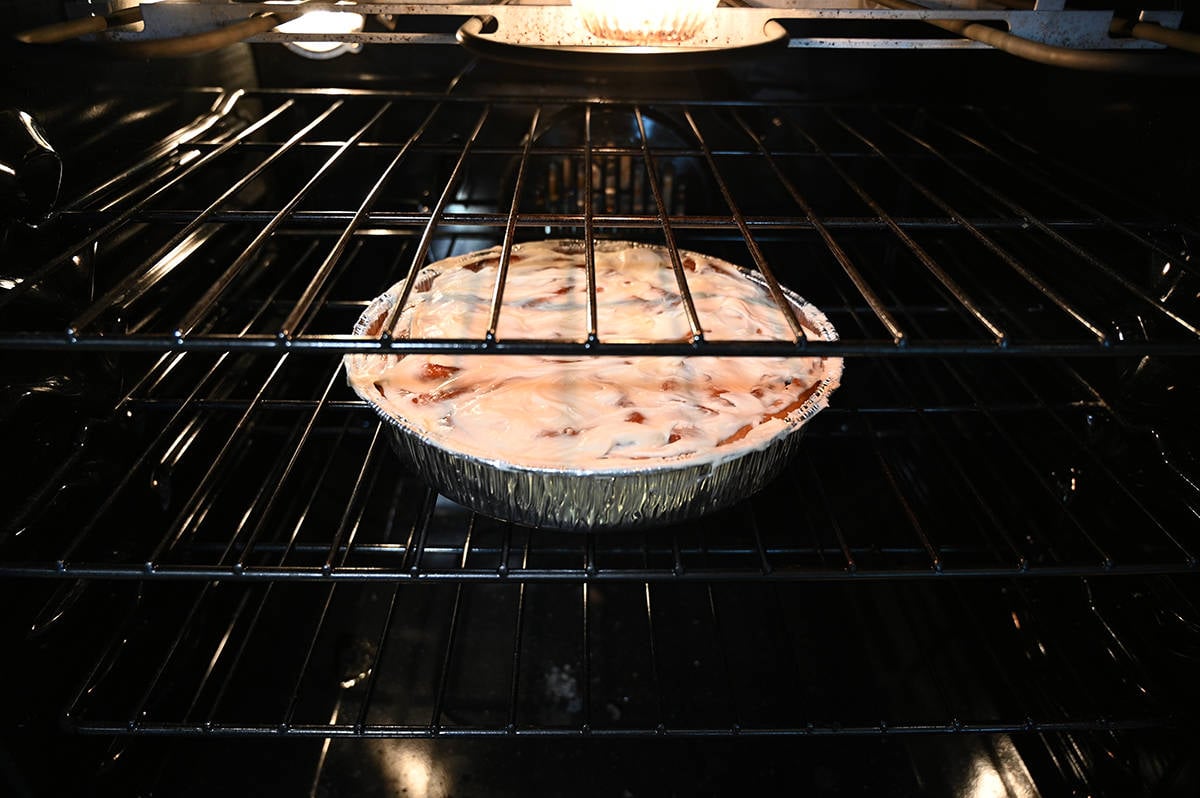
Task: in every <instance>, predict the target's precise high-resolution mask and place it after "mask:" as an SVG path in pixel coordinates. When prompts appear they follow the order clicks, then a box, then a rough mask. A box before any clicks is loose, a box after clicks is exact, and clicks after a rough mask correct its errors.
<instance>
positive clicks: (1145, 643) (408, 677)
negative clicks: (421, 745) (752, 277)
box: [67, 581, 1196, 737]
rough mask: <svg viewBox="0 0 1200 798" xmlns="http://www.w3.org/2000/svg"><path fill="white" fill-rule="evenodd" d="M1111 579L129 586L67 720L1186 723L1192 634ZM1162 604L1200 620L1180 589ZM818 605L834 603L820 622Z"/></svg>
mask: <svg viewBox="0 0 1200 798" xmlns="http://www.w3.org/2000/svg"><path fill="white" fill-rule="evenodd" d="M1105 584H1106V585H1112V586H1114V589H1112V590H1106V589H1104V588H1102V587H1096V588H1093V587H1091V586H1089V585H1087V584H1086V583H1082V584H1077V585H1076V586H1075V588H1074V589H1073V590H1071V591H1067V595H1066V599H1065V600H1064V599H1063V594H1062V592H1061V591H1059V592H1057V593H1056V595H1058V596H1059V598H1058V599H1057V600H1055V601H1054V602H1050V603H1056V604H1057V605H1058V606H1054V607H1048V606H1047V603H1048V602H1047V599H1046V597H1045V596H1043V595H1041V594H1040V593H1039V591H1038V590H1037V589H1036V588H1035V587H1033V586H1029V587H1020V586H1017V587H1004V586H999V587H998V586H997V585H996V584H994V583H955V584H953V585H950V584H946V585H941V586H936V585H907V586H897V585H887V584H876V585H873V586H856V587H841V588H833V589H831V588H830V587H829V586H803V585H792V586H787V587H780V586H772V585H759V586H758V587H757V588H756V589H755V590H751V591H747V590H744V589H738V590H731V589H729V587H728V586H722V585H717V584H708V585H674V586H672V585H607V584H606V585H589V584H584V585H579V584H571V585H548V584H516V583H510V584H505V585H498V586H487V585H471V584H462V583H460V584H458V585H457V586H449V585H445V586H441V587H436V588H426V589H422V588H414V587H413V586H412V585H409V584H406V583H402V582H396V583H394V584H392V585H341V584H332V585H328V586H326V587H324V588H319V589H311V588H309V587H308V586H303V585H294V584H287V583H281V582H273V583H270V584H267V585H256V586H250V585H242V586H239V585H231V584H227V583H215V582H210V583H206V584H204V585H195V586H193V585H187V584H171V585H158V586H155V587H149V586H148V587H146V588H144V589H142V590H138V591H122V594H123V595H122V598H121V599H120V600H119V602H118V603H119V604H120V605H121V606H124V607H125V608H126V611H125V612H123V613H122V614H120V615H118V616H116V617H114V618H111V619H110V624H108V625H105V626H104V628H102V629H101V630H99V632H98V635H99V636H100V637H101V638H102V639H101V641H100V644H99V645H97V646H96V651H98V652H99V654H98V655H96V654H95V652H93V659H92V661H91V662H90V668H89V669H88V672H87V674H86V676H85V678H84V679H83V681H82V683H81V684H80V686H79V689H78V691H77V693H76V694H75V695H74V697H73V699H72V700H71V701H70V705H69V708H68V710H67V716H68V721H69V723H70V724H71V725H72V726H74V727H76V728H77V729H79V730H80V731H83V732H88V733H98V734H119V735H123V734H138V735H158V734H172V735H178V734H184V735H196V736H277V737H286V736H293V737H305V736H310V737H311V736H319V737H344V736H353V737H363V736H368V737H371V736H375V737H436V736H445V737H455V736H468V737H481V736H496V735H498V736H525V737H536V736H596V737H605V736H619V737H673V736H678V737H711V736H730V735H737V736H745V737H755V736H778V735H802V736H811V737H823V736H831V735H838V736H854V735H863V734H868V735H880V734H884V735H891V734H895V735H912V734H941V733H990V732H1017V731H1024V732H1030V731H1032V732H1046V733H1049V732H1063V731H1072V730H1101V731H1118V730H1131V729H1139V728H1147V727H1152V726H1157V727H1163V726H1170V725H1172V724H1174V723H1176V722H1177V721H1178V719H1177V718H1176V714H1177V713H1178V712H1179V710H1180V708H1181V707H1182V706H1185V703H1184V702H1188V701H1191V700H1193V698H1194V696H1191V695H1189V690H1188V688H1187V687H1185V686H1181V685H1182V684H1183V683H1181V682H1179V681H1177V680H1176V677H1177V676H1178V673H1176V672H1175V671H1177V670H1178V668H1179V667H1182V666H1181V665H1180V664H1179V663H1178V662H1176V663H1175V664H1174V665H1172V664H1171V662H1170V660H1169V658H1167V659H1164V658H1163V657H1162V646H1163V644H1164V641H1165V640H1167V639H1171V640H1172V641H1173V642H1172V643H1171V644H1170V647H1171V648H1172V649H1173V650H1178V647H1179V646H1180V645H1181V643H1187V644H1189V645H1190V644H1191V643H1192V642H1194V641H1192V640H1191V636H1192V634H1193V633H1192V632H1189V631H1188V630H1187V629H1186V628H1184V627H1183V626H1182V624H1184V623H1185V621H1183V620H1181V621H1180V622H1179V624H1177V626H1179V628H1172V629H1163V628H1161V627H1159V626H1158V625H1154V624H1146V623H1144V621H1145V620H1146V614H1147V613H1151V612H1153V609H1152V608H1151V607H1150V601H1151V599H1150V598H1148V597H1147V596H1148V593H1147V594H1144V595H1143V597H1142V598H1141V599H1140V600H1134V601H1130V600H1129V598H1128V597H1129V595H1130V594H1129V592H1128V590H1126V589H1125V587H1115V586H1116V585H1118V583H1116V582H1106V583H1105ZM1150 590H1151V591H1153V592H1157V593H1165V594H1168V595H1169V597H1170V601H1171V606H1179V607H1180V608H1182V609H1183V611H1184V612H1188V613H1190V614H1191V617H1193V618H1194V617H1195V615H1194V613H1195V610H1196V607H1195V605H1194V604H1193V603H1191V602H1192V601H1193V599H1192V598H1189V597H1188V595H1187V594H1186V592H1183V591H1181V589H1180V587H1179V586H1178V585H1175V584H1172V583H1171V582H1169V581H1167V582H1160V583H1159V584H1157V586H1151V588H1150ZM942 591H947V593H946V594H943V593H942ZM1159 598H1161V596H1160V597H1159ZM1154 600H1158V599H1154ZM825 602H836V603H837V604H838V606H839V607H841V608H842V609H841V610H839V611H838V612H828V613H823V612H819V611H817V612H814V611H813V608H814V607H816V606H820V605H821V604H822V603H825ZM949 608H952V609H949ZM842 610H846V611H847V612H843V611H842ZM847 613H848V614H847ZM1180 617H1181V619H1182V618H1183V617H1184V616H1180ZM847 618H851V619H853V623H852V624H851V625H850V626H849V627H847V625H846V623H845V621H846V619H847ZM266 619H272V620H270V621H267V620H266ZM430 629H434V630H436V631H435V632H434V633H432V634H431V633H430ZM251 662H253V663H255V664H254V665H253V666H250V665H247V663H251ZM964 667H967V668H969V669H970V672H971V673H972V678H971V679H969V680H963V679H961V678H949V677H948V675H949V674H951V673H961V672H962V669H963V668H964ZM267 673H269V674H270V678H269V679H264V678H263V677H264V674H267ZM900 683H903V684H904V685H905V689H904V690H895V689H893V687H894V686H895V685H898V684H900Z"/></svg>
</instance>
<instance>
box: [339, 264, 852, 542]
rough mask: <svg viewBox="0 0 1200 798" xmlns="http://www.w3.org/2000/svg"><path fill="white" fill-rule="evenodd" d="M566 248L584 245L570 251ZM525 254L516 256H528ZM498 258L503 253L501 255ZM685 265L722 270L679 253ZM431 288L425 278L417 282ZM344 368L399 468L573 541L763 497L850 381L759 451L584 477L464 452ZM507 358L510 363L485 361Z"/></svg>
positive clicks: (455, 496)
mask: <svg viewBox="0 0 1200 798" xmlns="http://www.w3.org/2000/svg"><path fill="white" fill-rule="evenodd" d="M562 243H563V244H565V245H574V244H578V243H580V242H572V241H564V242H562ZM614 244H615V245H624V246H645V245H639V244H632V243H630V242H608V241H604V242H597V245H598V246H600V245H606V246H608V245H614ZM519 247H520V245H519V244H518V245H516V247H514V249H517V248H519ZM496 251H498V250H496ZM492 253H493V250H486V251H483V252H473V253H469V254H467V255H463V256H460V257H457V258H451V259H448V260H445V261H439V262H438V263H436V264H432V265H431V267H427V269H430V268H434V269H435V270H437V271H445V270H447V269H451V268H454V267H455V266H456V265H460V264H463V263H469V262H471V261H474V260H476V259H479V258H481V257H490V256H491V254H492ZM680 255H681V256H687V255H690V256H693V257H699V258H704V259H706V260H710V261H711V260H719V259H717V258H713V257H711V256H708V255H703V254H699V253H692V252H687V251H683V250H681V251H680ZM737 268H738V270H739V271H740V272H741V273H742V274H743V275H744V276H746V277H747V278H748V279H750V280H752V281H754V282H756V283H758V284H759V285H761V286H764V287H765V285H766V282H765V280H764V279H763V278H762V276H761V275H760V274H759V273H757V272H753V271H750V270H748V269H744V268H741V267H737ZM421 278H422V275H421V274H418V275H417V279H418V281H419V280H420V279H421ZM404 283H405V281H401V282H399V283H397V284H396V285H394V286H392V287H391V288H390V289H389V290H388V291H387V292H386V293H384V294H382V295H381V296H379V297H377V298H376V299H375V300H374V301H372V302H371V303H370V304H369V305H368V306H367V308H366V309H365V310H364V311H363V313H362V314H361V315H360V316H359V319H358V321H357V323H356V324H355V326H354V334H355V335H360V336H364V337H376V336H377V335H378V327H379V323H380V321H381V320H382V319H384V318H385V317H386V316H387V313H388V311H389V310H390V309H391V308H392V306H393V305H394V304H395V302H396V301H397V299H398V298H399V295H400V293H401V292H402V291H403V288H404ZM782 290H783V293H784V295H785V296H786V297H787V298H788V300H789V301H790V302H791V303H792V304H793V307H794V309H795V310H796V311H797V312H798V313H801V314H803V317H804V319H805V321H806V322H807V326H809V327H812V328H815V329H816V330H817V331H818V332H819V333H820V337H821V339H822V340H828V341H835V340H837V332H836V330H835V329H834V328H833V325H832V324H830V322H829V321H828V319H827V318H826V317H825V315H824V314H823V313H821V311H820V310H818V309H817V308H816V307H815V306H813V305H812V304H810V303H809V302H807V301H806V300H804V299H803V298H802V297H801V296H800V295H799V294H797V293H796V292H794V291H792V290H790V289H787V288H783V289H782ZM379 356H380V355H371V354H351V355H347V356H346V358H345V363H346V368H347V377H348V381H349V382H350V385H351V387H352V388H353V389H354V390H355V392H356V393H357V394H358V395H359V396H360V397H361V398H362V399H364V400H365V401H366V402H367V403H368V404H369V405H370V407H371V409H372V410H373V411H374V412H375V413H376V414H377V415H378V416H379V417H380V418H381V419H382V420H383V422H384V423H385V424H386V427H387V433H388V438H389V441H390V443H391V445H392V448H393V450H394V451H395V453H396V454H397V456H398V457H399V459H400V460H401V461H402V462H403V463H405V464H406V465H407V466H408V467H410V468H411V469H412V470H413V471H415V472H416V473H417V474H418V475H419V476H420V477H422V478H423V479H424V480H425V481H426V482H427V483H428V484H430V485H432V486H433V487H435V488H436V489H437V490H438V491H439V492H440V493H441V494H442V495H444V496H446V497H447V498H449V499H452V500H453V501H456V502H458V503H459V504H462V505H464V506H466V507H468V508H470V509H472V510H475V511H477V512H480V513H482V514H484V515H488V516H491V517H494V518H498V519H501V520H504V521H511V522H514V523H518V524H524V525H528V526H535V527H543V528H549V529H559V530H567V531H597V530H622V529H640V528H646V527H654V526H663V525H668V524H674V523H679V522H682V521H686V520H691V519H694V518H698V517H700V516H703V515H706V514H709V513H712V512H714V511H716V510H720V509H722V508H725V507H729V506H731V505H733V504H735V503H737V502H738V501H740V500H742V499H744V498H746V497H748V496H750V495H752V494H754V493H757V492H758V491H759V490H761V489H762V488H763V487H765V486H766V485H767V483H769V482H770V481H771V480H772V479H774V478H775V477H776V476H778V475H779V473H780V472H781V471H782V470H783V469H784V468H785V467H786V465H787V463H788V461H789V460H790V459H791V457H792V456H793V455H794V454H795V452H796V451H797V449H798V445H799V442H800V439H801V435H802V431H803V428H804V426H805V424H806V423H807V422H808V421H809V420H810V419H811V418H812V417H813V416H815V415H816V414H817V413H819V412H820V411H821V410H822V409H824V408H825V407H826V406H827V404H828V397H829V395H830V394H831V393H832V392H833V390H835V389H836V388H837V387H838V385H839V383H840V377H841V371H842V369H841V363H840V360H838V359H828V360H831V361H833V360H837V363H836V365H831V366H830V367H829V368H828V373H827V375H826V377H825V379H824V380H822V381H821V383H820V385H819V386H818V387H817V389H816V390H815V391H814V392H813V394H812V395H811V396H810V397H809V398H808V399H807V400H806V401H805V402H804V403H803V404H801V405H800V407H798V408H796V409H795V410H793V411H792V412H791V413H789V414H788V415H787V416H786V417H785V418H784V419H783V420H784V422H785V425H786V427H785V429H784V430H782V431H781V432H779V433H777V434H776V436H775V437H773V438H771V439H769V440H768V441H767V442H766V443H765V444H763V445H760V446H759V447H757V448H747V449H742V450H737V451H735V452H734V453H733V454H731V455H728V456H725V457H715V458H709V459H705V460H702V461H700V462H688V461H682V462H675V461H671V460H663V461H662V462H661V463H660V464H656V465H652V466H640V467H636V468H632V467H626V468H600V469H575V468H565V467H564V468H553V467H545V466H533V465H523V464H519V463H512V462H509V461H506V460H499V459H489V458H485V457H478V456H475V455H473V454H468V453H465V452H461V451H456V450H454V449H453V448H451V447H449V446H447V445H446V443H445V442H444V441H441V440H438V439H435V438H434V437H432V436H430V435H429V434H427V433H426V432H425V431H424V430H422V429H419V428H418V427H417V426H416V425H414V424H412V423H410V422H409V421H408V420H407V419H405V418H403V417H401V416H397V415H395V414H394V413H393V412H392V411H390V410H389V409H388V408H386V407H383V406H381V405H380V404H378V403H376V402H375V401H373V399H372V397H370V396H367V395H364V394H363V393H362V392H360V391H359V390H358V388H357V387H356V386H355V385H354V383H353V380H351V379H349V375H350V371H351V369H352V368H353V364H354V362H355V359H356V358H363V357H379ZM480 356H481V357H504V355H480Z"/></svg>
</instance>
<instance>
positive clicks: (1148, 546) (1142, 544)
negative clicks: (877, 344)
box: [0, 353, 1200, 583]
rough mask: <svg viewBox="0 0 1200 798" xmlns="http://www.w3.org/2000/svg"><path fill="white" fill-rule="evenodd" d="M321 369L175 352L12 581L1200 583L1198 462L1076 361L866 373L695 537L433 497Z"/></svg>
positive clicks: (17, 530) (39, 492)
mask: <svg viewBox="0 0 1200 798" xmlns="http://www.w3.org/2000/svg"><path fill="white" fill-rule="evenodd" d="M198 358H199V359H198ZM189 359H190V360H191V361H192V362H190V363H189V362H188V361H189ZM312 366H313V362H312V361H310V360H303V359H299V360H298V359H295V358H291V357H289V356H286V355H285V356H283V357H281V358H265V359H264V358H261V357H256V356H252V355H245V356H243V357H242V359H241V362H236V359H234V358H231V356H230V355H228V354H221V355H216V356H207V357H203V358H200V356H197V355H194V354H185V353H175V354H170V353H168V354H163V355H161V356H159V357H158V358H157V359H156V360H155V361H154V362H153V364H152V366H151V367H150V368H149V369H148V370H147V371H146V373H145V374H144V375H143V376H142V378H141V379H140V380H138V381H137V382H136V384H134V386H133V387H132V390H131V391H129V393H127V394H125V395H124V396H122V397H121V398H120V399H119V400H118V401H117V403H116V409H115V410H114V411H113V415H112V417H111V418H110V420H109V421H108V422H106V423H98V424H94V425H93V426H92V428H91V431H90V433H89V437H88V439H87V440H86V441H83V442H82V444H81V445H76V446H73V447H71V448H70V450H69V451H68V452H67V453H66V454H65V455H64V456H63V458H62V460H61V461H58V462H52V463H49V464H47V465H46V467H45V468H44V469H37V468H31V469H28V473H27V474H25V475H23V477H22V479H25V480H28V481H27V482H25V483H23V484H17V485H15V486H14V487H13V489H14V491H15V492H16V493H17V494H20V495H21V496H23V501H22V502H21V503H20V504H19V505H18V506H17V508H16V510H15V512H14V513H13V514H12V515H11V516H10V517H9V519H8V521H7V524H6V526H5V529H4V536H3V539H0V573H3V574H6V575H14V576H16V575H20V576H51V577H105V578H120V579H137V580H145V579H149V580H172V579H201V580H202V579H229V580H248V581H273V580H285V579H286V580H307V581H329V580H332V581H373V580H387V581H395V580H412V581H423V582H436V581H452V582H466V581H492V582H504V581H513V580H521V581H543V582H575V583H578V582H604V581H625V582H629V581H669V582H710V581H779V582H801V581H839V580H842V581H844V580H857V581H867V580H897V579H918V580H928V579H947V578H969V577H995V576H1022V577H1036V576H1063V575H1097V576H1101V575H1115V574H1136V573H1195V572H1196V571H1197V568H1198V566H1197V558H1196V555H1195V552H1196V550H1197V547H1200V527H1198V526H1197V524H1196V521H1195V515H1194V513H1193V512H1192V511H1191V509H1190V508H1192V507H1194V506H1195V503H1196V500H1197V496H1196V489H1195V486H1194V482H1193V481H1192V479H1191V477H1190V476H1189V470H1188V468H1189V466H1188V461H1187V460H1186V459H1184V460H1182V461H1177V459H1175V458H1176V457H1177V454H1176V453H1175V452H1174V451H1173V450H1172V449H1171V448H1169V447H1168V444H1166V443H1164V442H1163V437H1164V436H1160V435H1158V434H1156V432H1155V430H1154V429H1150V428H1145V427H1143V426H1140V425H1139V424H1138V423H1135V422H1134V421H1131V420H1130V419H1129V418H1127V417H1126V416H1125V415H1123V413H1122V412H1121V411H1120V410H1118V409H1116V408H1114V407H1113V406H1112V405H1111V404H1110V403H1109V402H1108V401H1107V399H1106V398H1105V397H1104V395H1103V394H1102V393H1101V392H1100V391H1099V390H1098V389H1097V388H1096V387H1095V386H1094V385H1093V384H1092V383H1091V382H1090V381H1089V378H1088V377H1087V376H1086V375H1085V374H1084V373H1082V372H1081V371H1080V370H1079V369H1078V368H1076V367H1074V366H1071V365H1068V364H1062V363H1041V362H1036V361H1029V362H1026V361H1020V362H1015V363H1010V362H1005V363H1004V364H1002V365H1001V366H1000V367H999V368H997V367H996V364H990V363H989V364H981V363H979V362H976V361H972V360H963V361H950V362H941V361H938V362H918V361H914V362H909V361H900V362H895V363H894V362H891V361H888V360H883V361H876V362H869V361H863V362H862V365H861V367H860V369H859V370H858V377H857V379H856V380H854V381H850V382H848V384H847V385H846V386H845V387H844V388H843V391H844V394H843V395H842V397H841V398H842V402H841V404H840V405H839V406H836V407H833V408H830V409H828V410H826V411H824V412H823V413H822V414H821V415H820V416H819V417H818V419H817V420H816V421H814V422H812V423H811V425H810V426H809V427H808V428H807V430H806V431H805V432H804V433H803V434H804V435H805V436H806V438H805V440H804V441H803V442H802V444H801V448H802V450H803V451H802V452H801V453H800V455H799V456H798V458H797V462H796V463H795V464H794V466H793V467H792V468H790V469H789V470H788V471H787V472H786V473H785V475H784V476H783V477H782V478H781V479H780V480H778V481H776V483H774V484H773V485H771V486H770V487H769V488H768V489H766V490H765V491H764V492H762V493H761V494H760V495H758V496H755V497H752V498H750V499H747V500H746V501H744V502H742V503H741V504H739V505H737V506H735V507H734V508H732V509H730V510H728V511H723V512H719V513H716V514H714V515H712V516H710V517H707V518H704V519H700V520H699V521H698V522H695V523H688V524H680V525H678V526H673V527H667V528H662V529H655V530H650V531H647V532H644V533H638V532H593V533H587V534H570V533H562V532H556V531H554V530H537V529H530V528H526V527H521V526H516V525H513V524H509V523H504V522H500V521H497V520H495V519H491V518H488V517H486V516H481V515H478V514H476V513H473V512H471V511H470V510H468V509H467V508H464V507H461V506H459V505H456V504H454V503H453V502H450V501H448V500H446V499H444V498H442V497H440V496H439V495H438V494H437V492H436V491H435V490H434V489H432V488H430V487H429V486H428V485H427V484H426V483H425V482H423V481H422V480H421V479H420V477H419V475H416V474H412V473H410V472H408V471H406V470H405V469H404V468H403V467H402V466H401V465H400V464H399V462H398V461H397V459H396V457H395V455H394V454H393V453H392V451H391V450H390V444H389V440H388V435H389V434H390V433H389V431H388V428H387V427H386V426H385V425H381V424H380V423H379V422H378V420H377V419H375V418H374V416H373V414H372V413H371V412H370V411H369V409H367V408H366V407H365V405H364V404H363V403H362V402H361V401H359V400H357V399H353V398H344V397H346V396H347V395H350V396H352V394H349V391H348V389H347V388H346V387H345V386H344V384H343V378H342V375H341V371H340V363H339V362H338V361H337V360H332V361H330V360H327V361H324V365H323V366H322V368H320V369H314V368H312ZM130 419H133V421H132V422H131V421H130ZM1165 437H1166V439H1167V440H1170V436H1169V435H1167V436H1165ZM98 457H99V458H101V459H103V460H104V461H106V462H107V466H106V469H107V470H106V471H105V472H104V473H102V474H99V475H98V474H97V473H96V472H95V470H94V468H95V466H94V464H95V462H96V458H98ZM868 496H869V497H871V501H870V502H869V503H867V505H866V506H864V503H863V499H864V498H865V497H868ZM1135 531H1136V532H1135ZM1134 532H1135V533H1134ZM522 551H525V552H527V553H529V554H531V555H532V557H530V558H525V557H522V556H521V552H522Z"/></svg>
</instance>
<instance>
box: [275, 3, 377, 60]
mask: <svg viewBox="0 0 1200 798" xmlns="http://www.w3.org/2000/svg"><path fill="white" fill-rule="evenodd" d="M363 22H364V19H363V15H362V14H352V13H350V12H348V11H309V12H308V13H307V14H304V15H302V16H300V17H297V18H296V19H293V20H292V21H291V22H285V23H284V24H282V25H280V26H279V27H278V28H276V29H275V30H276V31H278V32H280V33H325V34H331V35H336V34H339V33H361V32H362V29H363ZM284 46H285V47H287V48H288V49H289V50H291V51H292V52H294V53H299V54H300V55H302V56H304V57H306V58H316V59H320V60H325V59H329V58H337V57H338V56H339V55H342V54H343V53H357V52H359V51H360V50H362V43H361V42H338V41H330V42H284Z"/></svg>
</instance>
